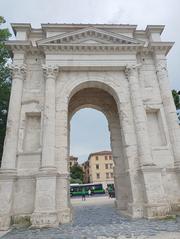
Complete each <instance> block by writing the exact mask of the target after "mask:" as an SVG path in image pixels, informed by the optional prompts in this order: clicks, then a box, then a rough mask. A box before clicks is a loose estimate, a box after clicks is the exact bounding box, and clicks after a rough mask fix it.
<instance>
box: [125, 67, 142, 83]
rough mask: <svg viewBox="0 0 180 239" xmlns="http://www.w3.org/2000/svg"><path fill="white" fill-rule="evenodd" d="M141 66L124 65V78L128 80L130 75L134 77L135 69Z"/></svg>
mask: <svg viewBox="0 0 180 239" xmlns="http://www.w3.org/2000/svg"><path fill="white" fill-rule="evenodd" d="M140 66H141V64H134V65H126V66H125V75H126V78H127V79H129V77H130V76H131V75H135V74H136V72H137V69H138V68H140Z"/></svg>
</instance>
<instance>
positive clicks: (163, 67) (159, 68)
mask: <svg viewBox="0 0 180 239" xmlns="http://www.w3.org/2000/svg"><path fill="white" fill-rule="evenodd" d="M156 72H167V62H166V60H165V59H157V60H156Z"/></svg>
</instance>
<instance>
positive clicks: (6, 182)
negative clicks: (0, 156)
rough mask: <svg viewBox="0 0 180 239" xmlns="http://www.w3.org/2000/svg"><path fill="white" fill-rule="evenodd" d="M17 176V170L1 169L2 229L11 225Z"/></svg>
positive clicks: (0, 212) (0, 214) (0, 200)
mask: <svg viewBox="0 0 180 239" xmlns="http://www.w3.org/2000/svg"><path fill="white" fill-rule="evenodd" d="M15 178H16V172H15V171H13V170H0V205H1V206H0V230H8V229H9V227H10V225H11V216H12V207H13V192H14V181H15Z"/></svg>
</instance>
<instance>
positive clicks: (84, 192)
mask: <svg viewBox="0 0 180 239" xmlns="http://www.w3.org/2000/svg"><path fill="white" fill-rule="evenodd" d="M85 200H86V191H85V188H82V201H85Z"/></svg>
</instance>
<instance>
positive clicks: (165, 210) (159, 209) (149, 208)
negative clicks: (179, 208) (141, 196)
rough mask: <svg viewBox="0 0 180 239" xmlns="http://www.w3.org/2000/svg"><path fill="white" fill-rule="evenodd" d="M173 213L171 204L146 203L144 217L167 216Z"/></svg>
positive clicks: (159, 217) (158, 217)
mask: <svg viewBox="0 0 180 239" xmlns="http://www.w3.org/2000/svg"><path fill="white" fill-rule="evenodd" d="M170 215H171V216H172V214H171V207H170V205H169V204H144V217H145V218H148V219H154V218H157V219H161V218H167V217H169V216H170Z"/></svg>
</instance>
